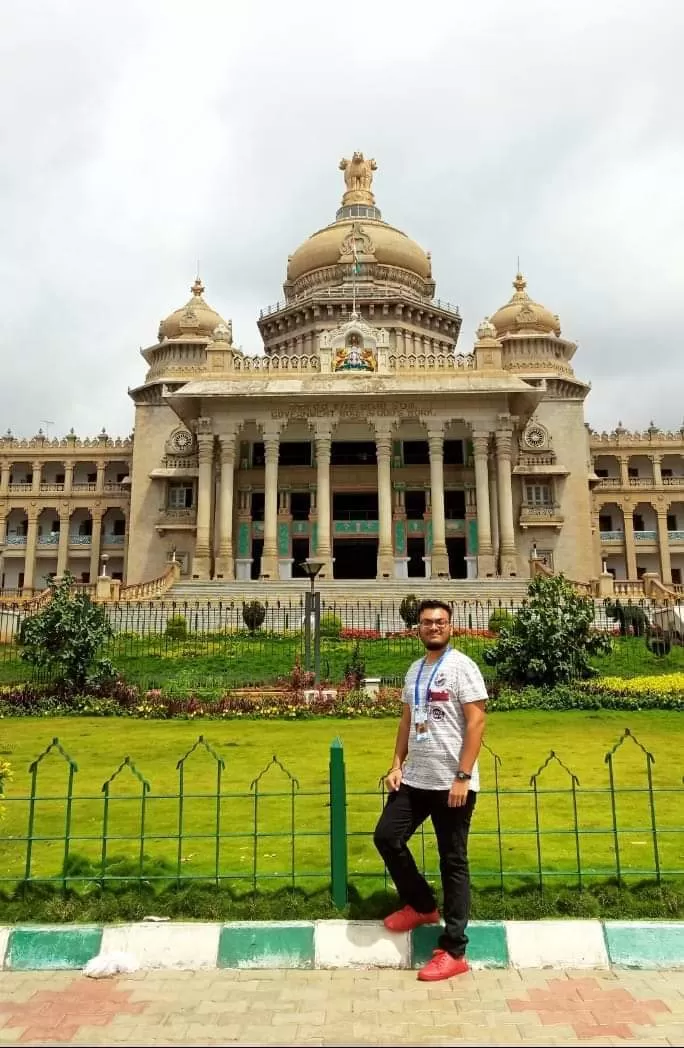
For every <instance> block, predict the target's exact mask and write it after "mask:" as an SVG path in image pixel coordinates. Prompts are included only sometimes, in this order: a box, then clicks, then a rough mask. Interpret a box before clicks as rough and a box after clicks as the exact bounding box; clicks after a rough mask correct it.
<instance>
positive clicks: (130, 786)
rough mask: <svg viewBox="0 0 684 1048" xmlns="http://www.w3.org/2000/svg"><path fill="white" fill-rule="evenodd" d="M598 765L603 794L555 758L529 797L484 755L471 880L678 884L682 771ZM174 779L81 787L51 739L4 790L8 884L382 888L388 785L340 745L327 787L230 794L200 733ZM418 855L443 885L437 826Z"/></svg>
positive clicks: (336, 896)
mask: <svg viewBox="0 0 684 1048" xmlns="http://www.w3.org/2000/svg"><path fill="white" fill-rule="evenodd" d="M603 764H604V766H603V769H602V779H603V780H604V781H603V785H601V786H592V787H590V788H587V787H583V786H582V785H581V782H580V780H579V778H578V776H577V775H576V774H575V773H574V771H573V770H572V769H570V768H568V767H567V766H566V765H565V763H564V762H563V760H562V758H561V757H560V756H559V755H558V754H557V753H556V752H555V751H553V750H552V751H551V752H550V753H549V754H548V757H547V758H546V760H545V761H544V762H543V764H542V765H541V766H540V767H539V768H537V769H535V770H533V771H532V773H531V775H530V778H529V781H528V783H527V785H526V786H525V787H524V788H511V787H509V786H507V784H506V769H505V768H504V766H503V764H502V761H501V759H500V758H499V757H498V755H497V754H495V753H493V752H492V751H491V750H490V749H488V748H487V747H485V748H484V750H483V753H482V757H481V775H482V781H483V787H484V788H483V790H482V792H481V793H480V795H479V798H478V802H477V806H476V811H475V817H474V820H473V826H472V831H471V845H470V853H471V872H472V876H473V881H474V883H475V884H476V885H487V886H490V887H491V886H492V885H494V886H496V887H498V888H499V889H500V890H501V891H502V892H503V891H505V890H507V889H511V888H515V887H519V886H521V885H523V884H530V883H531V884H534V885H536V886H537V887H538V888H539V889H540V890H542V891H543V890H544V889H545V888H546V887H548V885H549V884H551V883H554V884H559V883H560V884H571V885H575V886H578V887H582V886H583V885H586V884H587V883H588V882H591V881H596V880H597V879H603V878H616V879H617V881H618V882H619V883H627V882H630V881H634V880H641V879H651V880H655V881H656V882H658V883H662V882H663V880H665V879H672V878H675V877H681V876H682V875H683V874H684V864H683V863H682V855H683V854H684V853H683V849H682V834H683V833H684V826H683V825H682V811H683V810H684V808H683V807H682V786H681V771H680V772H678V773H677V777H676V779H675V778H672V775H671V772H672V769H666V771H667V775H666V776H665V779H664V780H663V781H664V782H665V784H664V785H663V784H657V782H656V779H655V776H654V770H653V769H654V757H653V755H652V754H651V753H649V752H648V751H647V750H646V749H645V748H644V747H643V746H642V745H641V743H640V742H639V741H638V740H637V739H636V738H635V737H634V736H633V735H632V734H631V733H630V731H629V730H626V731H625V732H624V734H623V735H622V736H621V737H620V738H619V739H618V740H617V741H616V744H615V746H614V747H613V748H612V749H611V750H610V751H609V752H608V753H606V754H605V758H604V762H603ZM173 773H174V782H175V788H174V789H165V790H161V791H159V792H155V791H154V790H153V789H152V785H151V783H150V781H149V780H148V779H147V777H146V775H145V773H144V771H143V770H142V769H141V768H139V767H137V766H136V764H134V763H133V761H131V760H130V758H128V757H126V758H125V759H124V760H123V761H122V763H121V764H120V765H119V766H118V767H117V768H116V769H115V770H113V772H112V774H111V775H110V776H109V777H108V778H107V779H106V781H105V782H104V783H103V784H102V786H101V787H100V788H99V789H93V787H92V786H91V787H90V788H89V789H88V790H86V791H85V792H82V791H81V790H80V786H79V783H80V775H81V772H80V771H79V767H78V765H77V764H76V762H75V761H74V759H73V758H72V757H71V755H70V754H68V753H67V752H66V751H65V750H64V748H63V747H62V746H61V744H60V742H59V740H58V739H53V741H52V742H51V743H50V745H49V746H48V747H47V748H46V749H45V750H44V751H43V752H42V753H41V754H40V755H39V756H38V757H37V758H36V759H35V760H34V761H33V762H32V764H31V765H30V767H29V769H28V775H29V784H28V789H26V788H24V792H21V790H22V787H21V779H22V776H21V774H20V773H19V769H16V768H15V778H14V780H13V781H12V782H10V783H6V784H5V785H6V791H5V794H6V795H5V796H4V797H3V801H2V804H3V806H4V807H5V808H6V809H7V811H6V816H5V819H4V821H3V823H2V831H0V832H1V836H0V887H2V888H5V889H9V888H12V887H14V886H16V885H17V884H19V883H21V882H23V883H28V882H34V883H35V882H43V883H45V882H51V883H53V884H55V885H57V886H62V887H64V888H65V889H66V888H69V887H72V888H83V887H84V886H85V885H88V884H97V885H103V886H108V887H110V888H115V887H116V886H120V885H122V884H129V885H139V884H142V883H148V884H152V885H154V886H156V887H160V888H161V887H166V886H170V885H174V884H175V885H187V884H188V883H190V882H204V883H213V884H216V885H227V886H230V887H232V888H234V889H237V890H245V891H248V892H252V893H254V894H258V893H261V892H263V891H267V890H268V889H269V887H271V888H272V887H273V886H274V885H283V884H288V885H292V886H295V887H301V888H304V889H313V888H316V887H318V888H320V887H323V886H329V890H330V892H331V895H332V899H333V902H334V903H335V905H336V906H338V907H342V906H343V905H344V904H345V902H346V900H347V897H348V890H349V886H350V885H354V886H355V887H356V888H357V889H359V890H361V891H363V892H366V891H373V890H375V889H377V888H380V887H383V886H385V885H387V876H386V872H385V871H384V869H383V866H382V863H381V861H380V859H379V857H378V855H377V853H376V852H375V849H374V847H373V841H372V835H373V830H374V827H375V824H376V822H377V818H378V816H379V814H380V811H381V809H382V806H383V804H384V802H385V793H384V785H383V781H382V778H380V779H379V781H378V786H377V788H376V789H373V790H354V789H353V788H350V787H349V786H348V784H347V782H346V774H345V760H344V749H343V745H342V742H341V741H340V740H339V739H336V740H334V741H333V742H332V744H331V746H330V757H329V775H328V782H327V784H326V786H325V788H323V789H318V790H305V789H302V788H301V787H300V783H299V781H298V779H297V777H296V776H295V775H294V774H293V773H292V771H291V770H290V769H288V768H286V767H285V766H284V765H283V764H282V763H281V762H280V761H279V760H278V758H277V757H275V756H274V757H273V758H272V759H271V761H270V762H269V763H268V764H267V765H266V767H264V768H262V769H260V770H259V772H258V774H256V775H255V777H254V779H253V780H252V781H251V782H250V783H249V785H248V786H247V787H246V788H243V789H242V790H240V791H234V790H231V789H227V788H226V763H225V760H224V758H223V757H222V756H221V755H220V754H219V753H218V752H217V750H216V749H215V748H214V747H213V746H212V745H211V744H210V743H208V742H207V740H206V739H205V738H204V737H203V736H200V737H199V738H198V740H197V742H196V743H195V744H194V745H193V746H192V747H191V748H190V749H189V750H188V752H187V753H185V754H184V755H183V756H181V757H180V759H179V760H178V761H177V762H175V768H174V769H173ZM86 774H87V772H86ZM165 781H167V782H168V781H170V780H169V779H168V777H167V778H166V780H165ZM414 848H415V853H416V855H417V857H418V860H419V864H420V865H421V866H422V868H423V870H424V871H425V872H426V874H427V875H428V876H430V877H432V878H437V876H438V874H437V871H438V869H439V865H438V856H437V854H436V850H435V843H434V839H433V835H432V833H431V832H430V830H429V829H428V830H426V829H425V827H423V828H422V829H421V831H419V833H418V834H417V835H416V838H415V841H414Z"/></svg>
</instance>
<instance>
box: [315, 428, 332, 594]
mask: <svg viewBox="0 0 684 1048" xmlns="http://www.w3.org/2000/svg"><path fill="white" fill-rule="evenodd" d="M314 432H315V441H316V492H315V493H314V492H312V493H311V494H312V500H311V509H312V510H313V508H314V506H315V507H316V508H317V514H318V516H317V524H318V527H317V533H316V534H317V538H318V548H317V550H316V559H317V560H322V561H323V567H322V568H321V570H320V573H319V576H318V577H319V578H321V579H331V578H332V577H333V563H332V543H331V539H330V450H331V447H332V425H331V424H330V423H329V422H325V421H320V422H317V423H316V428H315V431H314Z"/></svg>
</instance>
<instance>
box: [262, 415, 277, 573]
mask: <svg viewBox="0 0 684 1048" xmlns="http://www.w3.org/2000/svg"><path fill="white" fill-rule="evenodd" d="M279 449H280V433H279V428H278V427H277V426H275V425H273V424H272V423H270V424H269V425H267V426H265V427H264V459H265V469H264V552H263V554H262V557H261V575H260V577H261V578H264V579H272V580H275V579H277V578H278V451H279Z"/></svg>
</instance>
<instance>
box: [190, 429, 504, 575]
mask: <svg viewBox="0 0 684 1048" xmlns="http://www.w3.org/2000/svg"><path fill="white" fill-rule="evenodd" d="M200 423H201V425H200V426H199V427H198V433H197V443H198V459H199V483H198V499H197V538H196V543H195V556H194V560H193V568H192V574H193V576H194V577H195V578H200V579H208V578H209V574H210V570H211V511H212V498H211V493H212V484H213V459H214V435H213V432H212V431H211V428H210V424H209V420H200ZM203 423H207V425H202V424H203ZM373 426H374V428H375V441H376V451H377V469H378V516H379V523H378V528H379V537H378V575H379V577H380V578H393V577H394V547H393V539H392V477H391V460H392V441H393V428H392V421H391V419H384V418H383V419H376V420H374V421H373ZM426 427H427V436H428V447H429V451H430V501H431V509H432V551H431V556H432V576H433V577H440V576H447V575H448V574H449V557H448V553H447V546H446V520H445V513H444V424H443V423H441V422H438V421H436V420H431V419H428V420H426ZM236 435H237V433H236V431H235V430H231V431H229V432H224V433H221V434H219V436H218V442H219V448H220V460H221V484H220V488H219V493H218V529H219V535H218V555H217V562H216V574H217V575H220V576H221V577H223V578H225V579H232V578H234V572H235V569H234V561H233V487H234V470H235V455H236ZM314 440H315V445H316V487H317V504H318V546H317V551H316V554H317V557H318V558H319V559H320V560H322V561H323V563H324V567H323V569H322V571H321V577H323V578H325V577H328V578H331V577H332V560H331V557H332V544H331V537H330V452H331V445H332V423H330V422H328V421H321V422H317V423H316V428H315V433H314ZM263 441H264V467H265V468H264V487H265V496H264V546H263V553H262V557H261V573H262V575H263V576H264V577H265V578H270V579H277V578H278V532H277V528H278V452H279V447H280V429H279V427H278V426H277V425H275V424H274V425H272V426H266V427H264V432H263ZM490 441H491V433H490V432H488V431H486V430H475V431H474V432H473V452H474V459H475V488H476V498H477V519H478V537H479V538H478V541H479V552H478V574H479V575H480V576H487V575H495V574H496V569H497V565H496V557H495V552H494V550H495V546H497V545H498V547H499V560H500V569H501V573H502V574H503V575H511V574H516V573H517V558H516V547H515V530H514V524H513V496H512V488H511V455H512V443H513V428H512V425H503V426H501V427H500V428H498V429H497V430H496V434H495V474H494V471H491V472H490V469H489V453H490ZM492 513H493V514H494V520H495V530H494V533H493V529H492Z"/></svg>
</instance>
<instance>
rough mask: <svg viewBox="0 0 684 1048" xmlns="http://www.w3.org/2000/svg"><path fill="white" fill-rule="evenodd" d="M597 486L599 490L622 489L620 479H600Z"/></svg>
mask: <svg viewBox="0 0 684 1048" xmlns="http://www.w3.org/2000/svg"><path fill="white" fill-rule="evenodd" d="M597 486H598V487H599V488H621V487H622V481H621V480H620V478H619V477H599V482H598V485H597Z"/></svg>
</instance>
